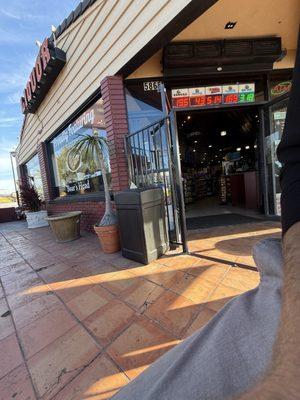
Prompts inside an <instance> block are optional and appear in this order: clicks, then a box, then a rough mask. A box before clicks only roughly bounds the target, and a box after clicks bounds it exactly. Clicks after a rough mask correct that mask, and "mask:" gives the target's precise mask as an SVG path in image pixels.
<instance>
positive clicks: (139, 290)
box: [121, 280, 164, 312]
mask: <svg viewBox="0 0 300 400" xmlns="http://www.w3.org/2000/svg"><path fill="white" fill-rule="evenodd" d="M163 291H164V289H163V288H162V287H161V286H159V285H157V284H156V283H153V282H149V281H146V280H140V281H139V282H138V283H137V284H136V285H135V287H133V288H129V290H127V291H125V292H123V293H122V295H121V298H122V299H123V300H125V301H126V302H127V303H129V304H131V305H132V306H133V307H135V308H137V309H138V310H139V311H140V312H144V311H145V310H146V309H147V308H148V307H149V306H150V305H151V304H152V303H153V302H154V301H155V300H156V299H157V298H158V297H159V296H160V295H161V294H162V293H163Z"/></svg>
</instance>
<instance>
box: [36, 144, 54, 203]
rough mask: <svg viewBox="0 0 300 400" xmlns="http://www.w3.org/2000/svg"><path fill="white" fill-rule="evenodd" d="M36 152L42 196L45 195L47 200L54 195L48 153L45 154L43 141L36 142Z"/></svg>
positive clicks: (45, 149)
mask: <svg viewBox="0 0 300 400" xmlns="http://www.w3.org/2000/svg"><path fill="white" fill-rule="evenodd" d="M37 153H38V157H39V163H40V170H41V178H42V183H43V191H44V197H45V201H46V202H48V201H49V200H52V199H53V197H54V196H53V190H52V186H51V175H50V168H49V162H48V154H47V148H46V143H45V142H40V143H38V145H37Z"/></svg>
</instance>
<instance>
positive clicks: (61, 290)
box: [54, 278, 96, 303]
mask: <svg viewBox="0 0 300 400" xmlns="http://www.w3.org/2000/svg"><path fill="white" fill-rule="evenodd" d="M95 286H96V285H95V284H94V283H93V282H91V281H90V279H88V278H77V279H73V280H71V281H70V282H69V283H68V284H66V285H63V286H59V287H58V288H56V289H55V290H54V293H55V294H57V296H59V297H60V299H61V300H62V301H63V302H64V303H67V302H68V301H70V300H72V299H73V298H74V297H76V296H79V295H80V294H82V293H84V292H86V291H87V290H89V289H92V288H93V287H95Z"/></svg>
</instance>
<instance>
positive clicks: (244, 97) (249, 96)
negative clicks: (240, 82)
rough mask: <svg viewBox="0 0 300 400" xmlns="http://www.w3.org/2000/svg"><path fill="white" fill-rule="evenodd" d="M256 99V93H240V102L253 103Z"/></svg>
mask: <svg viewBox="0 0 300 400" xmlns="http://www.w3.org/2000/svg"><path fill="white" fill-rule="evenodd" d="M254 101H255V96H254V93H240V94H239V103H253V102H254Z"/></svg>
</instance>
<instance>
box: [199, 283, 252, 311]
mask: <svg viewBox="0 0 300 400" xmlns="http://www.w3.org/2000/svg"><path fill="white" fill-rule="evenodd" d="M243 292H244V290H240V289H235V288H231V287H229V286H225V285H223V284H221V285H219V286H218V287H217V289H216V290H215V291H214V292H213V294H212V295H211V296H210V297H209V299H208V301H207V303H206V304H205V305H206V307H207V308H210V309H211V310H213V311H219V310H220V309H221V308H222V307H223V306H224V305H225V304H226V303H228V301H230V300H231V299H232V298H234V297H235V296H238V295H239V294H242V293H243Z"/></svg>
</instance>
